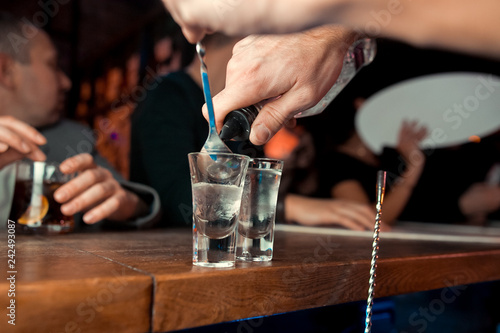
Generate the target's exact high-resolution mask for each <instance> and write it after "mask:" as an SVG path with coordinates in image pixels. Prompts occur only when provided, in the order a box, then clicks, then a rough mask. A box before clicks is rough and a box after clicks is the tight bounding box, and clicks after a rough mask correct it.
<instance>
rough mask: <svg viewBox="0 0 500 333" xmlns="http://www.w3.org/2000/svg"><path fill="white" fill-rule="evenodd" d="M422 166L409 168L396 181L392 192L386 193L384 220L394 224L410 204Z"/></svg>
mask: <svg viewBox="0 0 500 333" xmlns="http://www.w3.org/2000/svg"><path fill="white" fill-rule="evenodd" d="M422 168H423V165H422V166H415V167H410V168H408V169H407V170H406V171H405V172H404V173H403V174H402V175H401V176H400V177H399V179H398V180H397V181H396V183H395V185H394V186H393V187H392V188H391V190H390V192H388V193H386V195H385V198H384V203H383V206H384V209H383V212H384V214H383V217H382V218H383V220H384V223H387V224H389V225H392V224H394V222H395V220H396V219H397V218H398V217H399V215H401V213H402V212H403V210H404V208H405V207H406V205H407V204H408V201H409V200H410V197H411V195H412V193H413V189H414V187H415V185H416V184H417V182H418V179H419V178H420V174H421V172H422Z"/></svg>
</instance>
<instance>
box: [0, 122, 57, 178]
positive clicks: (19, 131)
mask: <svg viewBox="0 0 500 333" xmlns="http://www.w3.org/2000/svg"><path fill="white" fill-rule="evenodd" d="M46 142H47V140H46V139H45V137H44V136H43V135H42V134H40V133H39V132H38V131H37V130H36V129H35V128H33V127H31V126H30V125H28V124H26V123H24V122H22V121H20V120H18V119H16V118H14V117H11V116H0V169H1V168H3V167H4V166H6V165H8V164H10V163H12V162H15V161H17V160H20V159H23V158H25V157H26V158H29V159H32V160H33V161H44V160H45V158H46V157H45V154H44V153H43V152H42V151H41V150H40V148H39V147H38V146H39V145H44V144H45V143H46Z"/></svg>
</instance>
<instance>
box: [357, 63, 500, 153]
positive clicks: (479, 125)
mask: <svg viewBox="0 0 500 333" xmlns="http://www.w3.org/2000/svg"><path fill="white" fill-rule="evenodd" d="M404 119H407V120H417V121H418V122H419V123H421V124H425V125H426V126H427V129H428V130H429V135H428V137H427V138H426V139H424V140H423V141H422V142H421V147H422V148H442V147H448V146H453V145H457V144H462V143H465V142H468V141H469V138H470V137H471V136H479V137H483V136H486V135H488V134H491V133H493V132H495V131H496V130H498V129H500V79H499V78H498V77H497V76H493V75H491V74H486V73H469V72H467V73H465V72H452V73H439V74H433V75H426V76H421V77H417V78H414V79H410V80H406V81H403V82H400V83H398V84H395V85H393V86H390V87H388V88H386V89H383V90H381V91H379V92H377V93H376V94H375V95H373V96H372V97H371V98H369V99H368V100H367V101H366V102H365V103H364V104H363V106H362V107H361V108H360V109H359V110H358V112H357V114H356V130H357V131H358V133H359V134H360V136H361V138H362V140H363V141H364V142H365V144H366V145H367V146H368V147H369V148H370V149H371V150H372V151H373V152H375V153H380V152H381V151H382V149H383V147H384V146H388V147H394V146H396V144H397V135H398V131H399V128H400V126H401V123H402V121H403V120H404Z"/></svg>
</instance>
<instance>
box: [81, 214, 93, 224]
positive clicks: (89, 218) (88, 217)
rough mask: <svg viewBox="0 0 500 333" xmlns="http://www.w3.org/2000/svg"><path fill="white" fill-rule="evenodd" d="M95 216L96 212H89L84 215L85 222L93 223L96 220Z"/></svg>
mask: <svg viewBox="0 0 500 333" xmlns="http://www.w3.org/2000/svg"><path fill="white" fill-rule="evenodd" d="M94 218H95V215H94V214H92V213H87V214H85V215H83V222H85V223H88V224H92V223H94V222H95V221H94Z"/></svg>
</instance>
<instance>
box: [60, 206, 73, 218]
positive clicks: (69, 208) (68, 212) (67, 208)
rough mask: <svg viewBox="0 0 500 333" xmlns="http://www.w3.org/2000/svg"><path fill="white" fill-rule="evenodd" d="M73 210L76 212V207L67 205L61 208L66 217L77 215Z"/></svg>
mask: <svg viewBox="0 0 500 333" xmlns="http://www.w3.org/2000/svg"><path fill="white" fill-rule="evenodd" d="M73 210H74V205H72V204H66V205H62V206H61V212H62V213H63V214H64V215H73V214H74V213H76V212H74V211H73Z"/></svg>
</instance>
